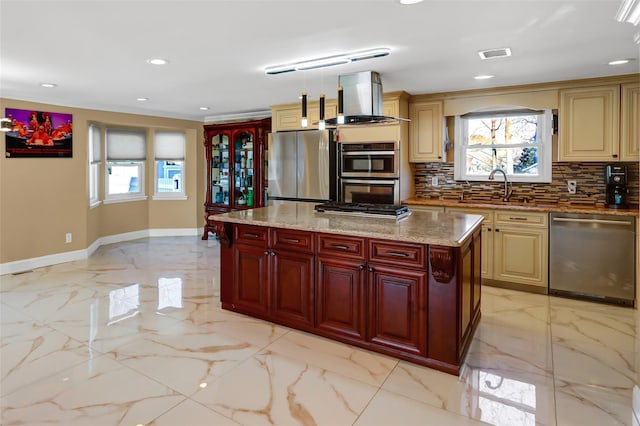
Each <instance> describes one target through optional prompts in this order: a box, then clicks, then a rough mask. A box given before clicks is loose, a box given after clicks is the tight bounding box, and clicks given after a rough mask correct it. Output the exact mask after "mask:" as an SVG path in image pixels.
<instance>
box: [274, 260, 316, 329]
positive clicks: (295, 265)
mask: <svg viewBox="0 0 640 426" xmlns="http://www.w3.org/2000/svg"><path fill="white" fill-rule="evenodd" d="M272 254H273V255H272V256H271V294H272V304H271V306H272V312H271V314H272V316H273V318H275V319H276V320H279V321H282V322H286V323H288V324H291V325H293V326H298V327H299V328H303V329H307V328H311V327H313V313H314V307H313V278H314V264H315V257H314V256H313V254H307V253H299V252H288V251H284V250H274V251H272Z"/></svg>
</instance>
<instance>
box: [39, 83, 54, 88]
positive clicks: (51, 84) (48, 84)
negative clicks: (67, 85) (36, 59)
mask: <svg viewBox="0 0 640 426" xmlns="http://www.w3.org/2000/svg"><path fill="white" fill-rule="evenodd" d="M40 86H42V87H47V88H51V87H56V86H57V84H55V83H40Z"/></svg>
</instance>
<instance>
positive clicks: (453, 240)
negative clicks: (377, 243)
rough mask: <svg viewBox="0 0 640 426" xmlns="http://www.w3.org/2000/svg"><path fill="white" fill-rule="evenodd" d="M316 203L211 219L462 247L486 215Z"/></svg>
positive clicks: (281, 205) (272, 206)
mask: <svg viewBox="0 0 640 426" xmlns="http://www.w3.org/2000/svg"><path fill="white" fill-rule="evenodd" d="M314 205H315V204H314V203H302V202H283V203H278V204H275V203H270V205H269V207H261V208H256V209H251V210H242V211H236V212H231V213H225V214H217V215H211V216H209V220H213V221H219V222H231V223H242V224H248V225H259V226H270V227H276V228H286V229H297V230H303V231H311V232H326V233H330V234H340V235H351V236H358V237H366V238H379V239H385V240H393V241H403V242H412V243H420V244H434V245H441V246H449V247H460V246H462V245H463V244H464V243H465V242H466V241H467V239H468V238H469V237H470V236H471V235H472V234H473V232H474V231H476V230H477V229H478V228H480V226H481V224H482V221H483V219H484V218H483V216H481V215H475V214H458V213H431V212H420V211H413V212H412V213H411V215H410V216H409V217H407V218H405V219H403V220H401V221H399V222H396V220H395V219H394V218H377V217H371V216H367V215H364V214H363V215H362V216H351V215H340V214H335V213H329V212H324V213H318V212H316V211H314V210H313V207H314Z"/></svg>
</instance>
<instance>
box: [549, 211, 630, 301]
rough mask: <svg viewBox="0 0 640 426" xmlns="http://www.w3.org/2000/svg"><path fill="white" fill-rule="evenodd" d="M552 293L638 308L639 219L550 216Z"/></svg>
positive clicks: (561, 214)
mask: <svg viewBox="0 0 640 426" xmlns="http://www.w3.org/2000/svg"><path fill="white" fill-rule="evenodd" d="M550 219H551V223H550V229H549V293H551V294H556V295H559V296H569V297H576V298H582V299H590V300H596V301H600V302H605V303H612V304H619V305H627V306H633V303H634V299H635V287H636V280H635V218H634V217H633V216H615V215H592V214H576V213H551V214H550Z"/></svg>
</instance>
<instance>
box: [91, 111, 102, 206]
mask: <svg viewBox="0 0 640 426" xmlns="http://www.w3.org/2000/svg"><path fill="white" fill-rule="evenodd" d="M101 142H102V140H101V129H100V127H99V126H96V125H95V124H90V125H89V147H88V148H89V205H90V206H92V207H93V206H96V205H98V204H100V191H99V188H100V162H101V161H102V143H101Z"/></svg>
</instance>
